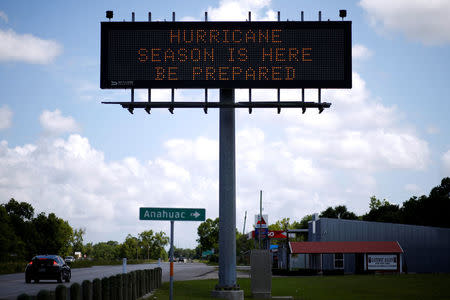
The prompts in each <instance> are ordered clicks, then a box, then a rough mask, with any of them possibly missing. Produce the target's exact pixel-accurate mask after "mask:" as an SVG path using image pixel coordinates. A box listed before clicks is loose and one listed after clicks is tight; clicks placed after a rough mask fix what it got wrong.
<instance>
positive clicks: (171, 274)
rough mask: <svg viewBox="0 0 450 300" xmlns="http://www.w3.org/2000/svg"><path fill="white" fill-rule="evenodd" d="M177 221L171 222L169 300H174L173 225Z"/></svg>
mask: <svg viewBox="0 0 450 300" xmlns="http://www.w3.org/2000/svg"><path fill="white" fill-rule="evenodd" d="M174 223H175V221H170V291H169V299H170V300H173V225H174Z"/></svg>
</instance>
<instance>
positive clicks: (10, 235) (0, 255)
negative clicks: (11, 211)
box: [0, 205, 22, 261]
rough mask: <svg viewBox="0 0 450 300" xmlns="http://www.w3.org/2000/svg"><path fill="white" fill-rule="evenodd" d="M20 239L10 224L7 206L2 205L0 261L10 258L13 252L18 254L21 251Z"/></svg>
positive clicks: (0, 213)
mask: <svg viewBox="0 0 450 300" xmlns="http://www.w3.org/2000/svg"><path fill="white" fill-rule="evenodd" d="M18 243H19V239H18V237H17V236H16V235H15V233H14V228H13V227H12V226H11V224H10V218H9V215H8V212H7V211H6V208H5V207H4V206H3V205H0V261H8V260H10V256H11V254H15V255H17V251H20V248H21V247H20V246H22V245H18Z"/></svg>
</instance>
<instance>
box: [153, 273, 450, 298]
mask: <svg viewBox="0 0 450 300" xmlns="http://www.w3.org/2000/svg"><path fill="white" fill-rule="evenodd" d="M448 282H450V275H449V274H409V275H349V276H311V277H307V276H305V277H273V278H272V296H293V297H294V299H296V300H329V299H333V300H341V299H342V300H361V299H365V300H379V299H383V300H420V299H433V300H440V299H442V300H444V299H450V290H449V289H448ZM216 284H217V279H210V280H192V281H175V282H174V298H175V299H179V300H183V299H199V300H200V299H211V297H210V292H211V291H212V290H213V289H214V286H215V285H216ZM238 284H239V285H240V288H241V289H243V290H244V297H245V298H246V299H255V298H251V290H250V279H248V278H240V279H238ZM150 299H158V300H161V299H169V284H168V283H165V284H163V285H162V287H161V288H159V289H158V290H156V291H155V293H154V294H153V295H152V296H150V297H148V298H147V299H146V300H150Z"/></svg>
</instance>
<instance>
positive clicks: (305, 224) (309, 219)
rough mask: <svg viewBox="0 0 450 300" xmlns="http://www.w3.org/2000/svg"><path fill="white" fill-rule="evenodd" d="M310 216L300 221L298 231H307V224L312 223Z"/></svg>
mask: <svg viewBox="0 0 450 300" xmlns="http://www.w3.org/2000/svg"><path fill="white" fill-rule="evenodd" d="M312 217H313V216H312V215H306V216H304V217H303V218H302V220H301V221H300V226H299V229H308V222H309V221H312Z"/></svg>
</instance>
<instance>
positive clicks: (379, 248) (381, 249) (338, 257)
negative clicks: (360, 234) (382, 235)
mask: <svg viewBox="0 0 450 300" xmlns="http://www.w3.org/2000/svg"><path fill="white" fill-rule="evenodd" d="M289 250H290V255H289V269H290V270H302V269H304V270H310V271H317V272H319V273H367V272H394V273H401V272H402V270H403V265H402V262H403V249H402V247H401V246H400V244H399V243H398V242H397V241H339V242H331V241H325V242H289Z"/></svg>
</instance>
